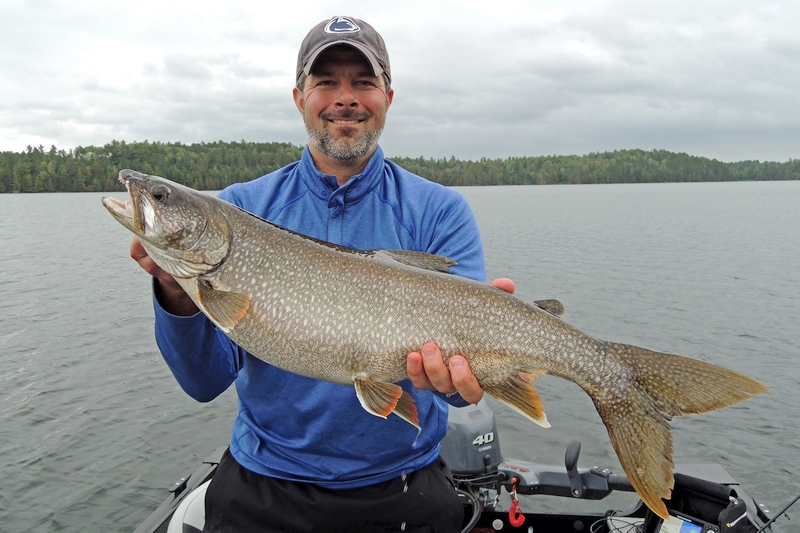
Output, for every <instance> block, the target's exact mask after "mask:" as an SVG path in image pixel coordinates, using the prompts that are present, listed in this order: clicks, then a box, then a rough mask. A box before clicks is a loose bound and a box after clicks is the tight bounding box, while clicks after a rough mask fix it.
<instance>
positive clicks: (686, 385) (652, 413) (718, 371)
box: [587, 343, 768, 519]
mask: <svg viewBox="0 0 800 533" xmlns="http://www.w3.org/2000/svg"><path fill="white" fill-rule="evenodd" d="M604 344H605V346H604V347H605V349H606V356H607V357H608V356H610V357H613V358H614V359H617V360H620V361H621V362H623V363H624V365H625V366H626V367H627V369H628V370H629V371H630V374H629V376H628V378H627V380H625V381H620V382H619V383H618V386H617V387H612V388H611V392H605V393H603V394H593V393H592V392H590V391H587V392H589V395H590V396H591V397H592V401H594V404H595V406H596V407H597V411H598V413H600V417H601V418H602V419H603V422H604V423H605V425H606V428H607V429H608V435H609V437H610V439H611V444H612V445H613V446H614V450H615V451H616V452H617V456H618V457H619V460H620V463H621V464H622V468H623V469H624V470H625V473H626V474H627V476H628V479H629V480H630V482H631V484H632V485H633V487H634V489H636V492H637V493H638V494H639V496H640V497H641V498H642V501H643V502H644V503H645V504H646V505H647V506H648V507H649V508H650V509H651V510H652V511H653V512H655V513H656V514H657V515H659V516H660V517H662V518H665V519H666V518H667V508H666V505H665V504H664V502H663V501H662V499H669V498H670V496H671V493H672V487H673V479H674V478H673V473H672V471H673V468H674V463H673V461H672V451H673V447H672V431H671V429H670V425H669V421H670V420H672V417H674V416H680V415H683V414H693V413H703V412H706V411H712V410H715V409H720V408H722V407H725V406H728V405H733V404H735V403H738V402H740V401H742V400H745V399H747V398H749V397H750V396H753V395H755V394H760V393H762V392H767V390H768V389H767V388H766V387H764V386H763V385H762V384H760V383H758V382H757V381H755V380H753V379H750V378H749V377H747V376H744V375H742V374H739V373H737V372H733V371H732V370H728V369H725V368H722V367H719V366H715V365H712V364H709V363H704V362H702V361H697V360H694V359H688V358H686V357H681V356H678V355H671V354H665V353H658V352H652V351H650V350H646V349H644V348H638V347H636V346H629V345H625V344H614V343H604Z"/></svg>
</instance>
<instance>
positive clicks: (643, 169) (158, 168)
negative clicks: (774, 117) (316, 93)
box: [0, 141, 800, 193]
mask: <svg viewBox="0 0 800 533" xmlns="http://www.w3.org/2000/svg"><path fill="white" fill-rule="evenodd" d="M302 151H303V147H302V146H296V145H293V144H290V143H279V142H271V143H256V142H246V141H241V142H223V141H218V142H211V143H194V144H182V143H162V142H148V141H143V142H131V143H126V142H125V141H112V142H110V143H108V144H105V145H104V146H78V147H76V148H74V149H71V150H63V149H61V150H59V149H58V148H56V147H55V146H51V147H50V149H49V150H46V149H45V148H44V147H43V146H38V147H31V146H28V147H27V149H26V150H25V151H23V152H10V151H6V152H0V193H18V192H19V193H28V192H90V191H118V190H124V187H123V186H122V185H121V184H120V183H119V182H118V180H117V176H118V174H119V171H120V170H122V169H125V168H130V169H133V170H137V171H139V172H143V173H146V174H155V175H158V176H163V177H165V178H168V179H170V180H172V181H176V182H178V183H183V184H185V185H188V186H190V187H192V188H195V189H201V190H218V189H222V188H224V187H226V186H228V185H230V184H232V183H236V182H242V181H248V180H251V179H254V178H257V177H259V176H263V175H264V174H267V173H269V172H272V171H273V170H276V169H278V168H280V167H282V166H284V165H286V164H288V163H291V162H292V161H297V160H298V159H299V158H300V155H301V153H302ZM389 159H391V160H392V161H394V162H396V163H397V164H399V165H400V166H402V167H403V168H405V169H407V170H409V171H411V172H414V173H416V174H419V175H420V176H423V177H425V178H427V179H429V180H431V181H434V182H437V183H441V184H443V185H448V186H472V185H545V184H573V183H583V184H589V183H651V182H686V181H740V180H747V181H759V180H763V181H767V180H770V181H771V180H797V179H800V159H790V160H789V161H787V162H785V163H778V162H769V161H765V162H760V161H740V162H735V163H725V162H721V161H717V160H716V159H708V158H705V157H699V156H693V155H688V154H685V153H675V152H669V151H666V150H650V151H647V150H615V151H613V152H603V153H590V154H587V155H580V156H578V155H549V156H538V157H509V158H506V159H485V158H484V159H481V160H479V161H470V160H466V161H465V160H460V159H456V158H455V157H450V158H449V159H447V158H441V159H434V158H424V157H418V158H408V157H389Z"/></svg>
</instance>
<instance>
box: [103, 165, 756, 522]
mask: <svg viewBox="0 0 800 533" xmlns="http://www.w3.org/2000/svg"><path fill="white" fill-rule="evenodd" d="M120 181H121V182H122V183H124V184H125V186H126V187H127V188H128V192H129V194H130V201H129V202H126V203H123V202H121V201H118V200H115V199H113V198H103V205H104V206H105V207H106V209H108V211H109V212H110V213H111V214H112V215H113V216H114V218H116V220H117V221H118V222H119V223H120V224H122V225H123V226H125V227H126V228H128V229H129V230H130V231H131V232H133V233H134V234H135V235H137V236H138V237H139V239H140V240H141V242H142V244H143V246H144V248H145V250H146V251H147V253H148V254H150V257H152V259H153V260H154V261H155V262H156V264H158V265H159V266H160V267H161V268H162V269H164V270H165V271H166V272H168V273H170V274H171V275H172V276H174V277H175V279H176V280H177V281H178V283H179V284H180V285H181V286H182V287H183V289H184V290H185V291H186V292H187V293H188V294H189V296H190V297H191V298H192V300H193V301H194V302H195V303H196V304H197V307H198V308H200V310H202V311H203V313H205V314H206V315H207V316H208V318H209V319H210V320H211V321H212V322H213V323H214V324H215V325H216V326H217V327H218V328H219V329H221V330H222V331H223V332H225V334H227V335H228V336H229V337H230V338H231V339H232V340H233V341H234V342H235V343H236V344H238V345H239V346H241V347H242V348H244V349H245V350H247V351H248V352H250V353H251V354H253V355H254V356H255V357H258V358H260V359H263V360H264V361H266V362H268V363H270V364H272V365H275V366H277V367H279V368H282V369H284V370H287V371H289V372H294V373H297V374H301V375H304V376H308V377H312V378H316V379H321V380H327V381H330V382H334V383H341V384H348V385H353V386H354V387H355V393H356V395H357V396H358V399H359V401H360V402H361V405H362V406H363V407H364V409H366V410H367V411H368V412H370V413H372V414H374V415H377V416H381V417H384V418H385V417H387V416H388V415H390V414H391V413H395V414H397V415H398V416H400V417H402V418H403V419H405V420H406V421H408V422H409V423H411V424H413V425H414V426H416V427H417V428H419V422H418V419H417V413H416V408H415V406H414V402H413V399H412V398H411V397H410V395H408V394H407V393H404V392H403V390H402V388H401V387H400V386H399V385H397V382H399V381H402V380H404V379H407V375H406V359H407V356H408V354H409V353H410V352H414V351H418V350H420V348H421V347H422V346H423V345H424V344H425V343H427V342H435V343H436V344H438V345H439V347H440V348H441V351H442V354H443V355H444V358H445V361H447V360H448V359H449V357H450V356H451V355H454V354H461V355H463V356H464V357H466V359H467V360H468V361H469V364H470V367H471V369H472V371H473V373H474V374H475V376H476V377H477V379H478V381H479V382H480V384H481V387H482V388H483V390H484V391H485V392H486V393H488V394H490V395H491V396H493V397H495V398H496V399H498V400H499V401H501V402H503V403H505V404H506V405H508V406H510V407H511V408H513V409H514V410H516V411H518V412H520V413H522V414H523V415H524V416H526V417H527V418H529V419H530V420H532V421H533V422H535V423H537V424H539V425H541V426H544V427H549V423H548V422H547V417H546V416H545V413H544V408H543V406H542V402H541V400H540V398H539V395H538V393H537V391H536V388H535V387H534V384H533V382H534V380H535V379H536V378H537V377H539V376H541V375H543V374H550V375H554V376H559V377H561V378H564V379H568V380H570V381H572V382H574V383H576V384H577V385H578V386H580V387H581V388H582V389H583V390H584V391H586V393H587V394H588V395H589V396H590V397H591V399H592V401H593V402H594V405H595V407H596V408H597V412H598V413H599V414H600V418H601V419H602V421H603V423H604V424H605V426H606V428H607V430H608V435H609V437H610V439H611V443H612V445H613V447H614V450H615V451H616V453H617V456H618V457H619V460H620V463H621V464H622V468H623V469H624V471H625V473H626V474H627V476H628V478H629V479H630V481H631V484H632V485H633V487H634V488H635V489H636V492H637V493H638V494H639V496H640V497H641V499H642V501H643V502H644V503H645V504H646V505H647V506H648V507H649V508H650V509H652V510H653V511H654V512H655V513H656V514H658V515H659V516H661V517H662V518H666V516H667V509H666V506H665V505H664V502H663V501H662V498H663V499H669V497H670V495H671V489H672V486H673V474H672V469H673V467H674V464H673V461H672V451H673V450H672V433H671V429H670V426H669V421H670V420H671V419H672V418H673V417H675V416H679V415H683V414H689V413H702V412H705V411H710V410H713V409H718V408H721V407H724V406H727V405H731V404H735V403H737V402H739V401H742V400H744V399H746V398H748V397H750V396H752V395H754V394H759V393H762V392H765V391H767V389H766V388H765V387H764V386H763V385H761V384H760V383H758V382H756V381H754V380H752V379H750V378H748V377H746V376H743V375H741V374H738V373H736V372H733V371H731V370H727V369H724V368H721V367H718V366H715V365H712V364H708V363H704V362H700V361H696V360H692V359H688V358H685V357H681V356H677V355H671V354H665V353H658V352H653V351H649V350H646V349H644V348H638V347H636V346H630V345H625V344H617V343H613V342H607V341H603V340H599V339H595V338H593V337H591V336H589V335H586V334H584V333H582V332H581V331H579V330H578V329H576V328H575V327H573V326H571V325H569V324H567V323H566V322H564V321H563V320H562V319H561V318H560V317H559V316H557V315H559V314H560V312H561V311H563V308H561V309H559V304H558V302H548V303H546V304H540V305H534V304H529V303H527V302H525V301H523V300H521V299H520V298H517V297H515V296H512V295H510V294H508V293H505V292H503V291H501V290H499V289H497V288H495V287H493V286H491V285H489V284H486V283H480V282H477V281H473V280H470V279H466V278H462V277H458V276H454V275H452V274H449V273H448V271H449V268H450V267H451V266H453V265H454V264H455V262H454V261H453V260H451V259H448V258H445V257H440V256H435V255H429V254H425V253H420V252H413V251H403V250H372V251H360V250H353V249H350V248H346V247H343V246H338V245H334V244H330V243H327V242H323V241H319V240H316V239H312V238H309V237H306V236H303V235H300V234H298V233H295V232H292V231H289V230H287V229H284V228H282V227H280V226H277V225H275V224H272V223H270V222H268V221H266V220H263V219H261V218H258V217H257V216H255V215H252V214H250V213H248V212H246V211H244V210H242V209H240V208H238V207H236V206H234V205H232V204H229V203H227V202H225V201H222V200H220V199H218V198H213V197H211V196H207V195H204V194H201V193H199V192H197V191H195V190H193V189H190V188H188V187H185V186H182V185H179V184H177V183H173V182H171V181H169V180H166V179H164V178H160V177H157V176H148V175H144V174H140V173H138V172H134V171H131V170H123V171H122V172H120ZM421 301H425V302H426V304H425V305H419V302H421Z"/></svg>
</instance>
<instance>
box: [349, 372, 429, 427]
mask: <svg viewBox="0 0 800 533" xmlns="http://www.w3.org/2000/svg"><path fill="white" fill-rule="evenodd" d="M353 382H354V384H355V387H356V396H357V397H358V401H359V402H360V403H361V406H362V407H363V408H364V409H365V410H366V411H367V412H368V413H371V414H373V415H375V416H379V417H381V418H386V417H387V416H389V415H390V414H391V413H394V414H396V415H397V416H399V417H400V418H402V419H403V420H405V421H406V422H408V423H409V424H411V425H412V426H414V427H415V428H417V429H418V430H419V429H420V427H419V417H418V415H417V407H416V406H415V405H414V398H413V397H412V396H411V395H410V394H408V393H407V392H406V391H404V390H403V388H402V387H401V386H400V385H397V384H396V383H386V382H385V381H375V380H374V379H369V378H366V377H360V376H359V377H356V378H354V379H353Z"/></svg>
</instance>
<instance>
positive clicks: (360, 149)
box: [304, 113, 383, 162]
mask: <svg viewBox="0 0 800 533" xmlns="http://www.w3.org/2000/svg"><path fill="white" fill-rule="evenodd" d="M322 117H323V118H325V119H328V120H330V119H331V118H336V119H341V120H348V119H357V120H364V119H366V118H368V116H363V115H362V114H359V113H345V114H337V115H336V116H335V117H333V116H325V115H324V114H323V116H322ZM304 122H305V125H306V131H307V132H308V142H309V144H311V145H312V146H313V147H314V148H316V149H317V150H319V151H320V152H321V153H323V154H325V155H326V156H328V157H330V158H332V159H336V160H338V161H342V162H350V161H355V160H358V159H360V158H362V157H364V156H366V155H367V154H369V153H371V152H372V151H373V150H374V149H375V147H376V146H377V145H378V139H380V136H381V133H383V127H378V128H367V129H365V130H364V131H363V132H362V133H361V134H358V133H356V129H355V128H347V129H342V130H340V133H341V135H340V136H339V137H336V136H334V135H333V134H332V133H331V132H330V131H328V130H325V129H321V130H319V129H315V128H313V127H312V126H310V125H309V123H308V121H307V120H304Z"/></svg>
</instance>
